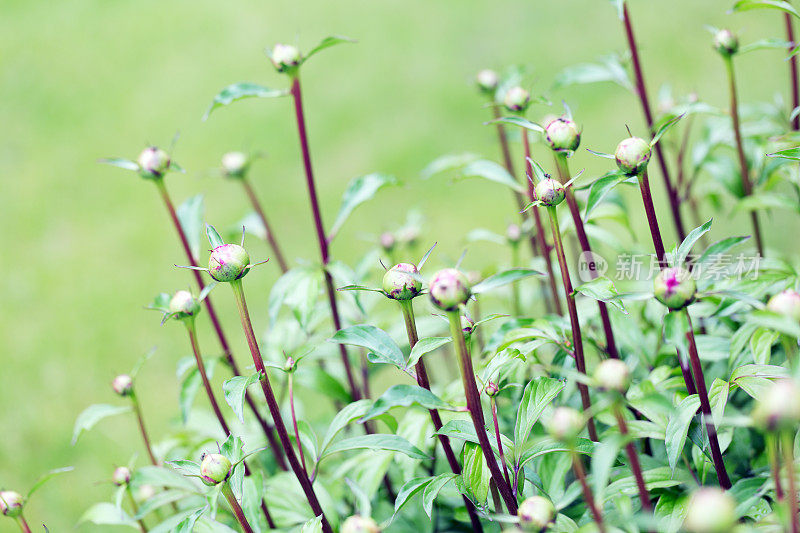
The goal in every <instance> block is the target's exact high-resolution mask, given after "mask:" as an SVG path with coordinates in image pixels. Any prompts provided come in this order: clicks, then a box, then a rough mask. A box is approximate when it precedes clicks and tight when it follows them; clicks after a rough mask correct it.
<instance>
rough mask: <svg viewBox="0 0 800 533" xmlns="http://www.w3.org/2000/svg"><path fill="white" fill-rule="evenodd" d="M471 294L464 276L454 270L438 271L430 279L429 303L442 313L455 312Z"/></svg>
mask: <svg viewBox="0 0 800 533" xmlns="http://www.w3.org/2000/svg"><path fill="white" fill-rule="evenodd" d="M471 294H472V291H471V288H470V285H469V282H468V281H467V278H466V276H464V274H462V273H461V272H460V271H458V270H456V269H455V268H445V269H443V270H440V271H439V272H437V273H436V274H435V275H434V276H433V279H431V283H430V295H431V302H433V305H435V306H436V307H438V308H439V309H441V310H442V311H455V310H456V309H458V306H459V305H462V304H465V303H467V300H469V297H470V295H471Z"/></svg>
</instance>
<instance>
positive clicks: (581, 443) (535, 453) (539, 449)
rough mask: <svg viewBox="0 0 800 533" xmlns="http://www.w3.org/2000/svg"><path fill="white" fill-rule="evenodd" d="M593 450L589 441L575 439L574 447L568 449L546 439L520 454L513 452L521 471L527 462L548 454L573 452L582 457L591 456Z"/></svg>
mask: <svg viewBox="0 0 800 533" xmlns="http://www.w3.org/2000/svg"><path fill="white" fill-rule="evenodd" d="M594 449H595V443H594V442H592V441H590V440H589V439H583V438H579V439H575V445H574V447H570V446H568V445H565V444H564V443H563V442H560V441H556V440H553V439H551V438H549V437H547V438H544V439H541V440H538V441H536V442H535V443H533V445H531V446H526V447H525V449H524V450H523V451H522V453H519V452H518V451H517V450H514V453H515V454H519V459H518V461H519V468H520V469H522V467H523V466H525V464H526V463H527V462H528V461H532V460H533V459H536V458H537V457H541V456H542V455H546V454H548V453H556V452H571V451H574V452H576V453H582V454H584V455H592V454H593V453H594Z"/></svg>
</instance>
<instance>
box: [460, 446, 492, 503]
mask: <svg viewBox="0 0 800 533" xmlns="http://www.w3.org/2000/svg"><path fill="white" fill-rule="evenodd" d="M492 459H494V458H492ZM462 463H463V465H464V466H463V469H462V472H461V476H462V479H463V480H464V485H465V486H466V487H467V488H468V489H469V492H470V493H471V494H472V495H473V496H474V497H475V499H476V500H477V501H478V503H483V502H485V501H486V498H487V497H488V495H489V481H490V480H491V472H490V471H489V466H488V465H487V464H486V460H485V459H484V457H483V451H482V450H481V447H480V446H479V445H477V444H474V443H472V442H467V443H465V444H464V452H463V454H462Z"/></svg>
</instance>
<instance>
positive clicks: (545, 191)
mask: <svg viewBox="0 0 800 533" xmlns="http://www.w3.org/2000/svg"><path fill="white" fill-rule="evenodd" d="M566 195H567V193H566V191H565V190H564V186H563V185H561V183H560V182H559V181H557V180H554V179H552V178H547V179H543V180H542V181H540V182H539V183H537V184H536V199H537V200H539V201H540V202H541V203H542V205H543V206H545V207H553V206H556V205H558V204H560V203H561V202H563V201H564V197H565V196H566Z"/></svg>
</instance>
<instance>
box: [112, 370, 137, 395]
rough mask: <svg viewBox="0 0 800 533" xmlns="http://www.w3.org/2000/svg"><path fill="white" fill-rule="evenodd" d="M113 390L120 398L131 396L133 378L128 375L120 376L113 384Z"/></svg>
mask: <svg viewBox="0 0 800 533" xmlns="http://www.w3.org/2000/svg"><path fill="white" fill-rule="evenodd" d="M111 388H112V389H114V392H116V393H117V394H119V395H120V396H130V395H131V393H132V392H133V378H131V377H130V376H129V375H128V374H120V375H119V376H117V377H115V378H114V381H112V382H111Z"/></svg>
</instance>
